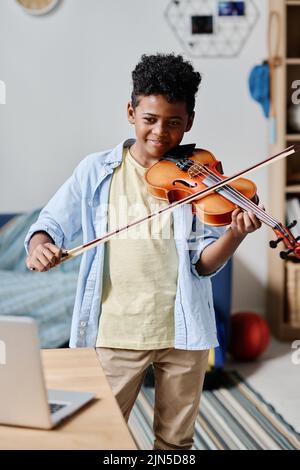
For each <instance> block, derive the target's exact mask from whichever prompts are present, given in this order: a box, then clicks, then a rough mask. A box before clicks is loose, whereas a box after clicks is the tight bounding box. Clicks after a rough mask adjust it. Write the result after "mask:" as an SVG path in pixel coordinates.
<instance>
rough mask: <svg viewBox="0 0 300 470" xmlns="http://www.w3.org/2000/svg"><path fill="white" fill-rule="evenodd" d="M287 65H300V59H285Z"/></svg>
mask: <svg viewBox="0 0 300 470" xmlns="http://www.w3.org/2000/svg"><path fill="white" fill-rule="evenodd" d="M285 63H286V64H287V65H300V59H294V58H292V57H291V58H287V59H285Z"/></svg>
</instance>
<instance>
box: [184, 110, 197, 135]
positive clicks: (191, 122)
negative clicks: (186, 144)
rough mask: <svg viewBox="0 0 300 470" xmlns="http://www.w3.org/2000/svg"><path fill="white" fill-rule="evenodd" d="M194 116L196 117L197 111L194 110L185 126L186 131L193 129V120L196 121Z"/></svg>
mask: <svg viewBox="0 0 300 470" xmlns="http://www.w3.org/2000/svg"><path fill="white" fill-rule="evenodd" d="M194 118H195V111H193V113H192V114H191V115H190V116H189V119H188V122H187V125H186V128H185V131H184V132H188V131H189V130H191V128H192V125H193V122H194Z"/></svg>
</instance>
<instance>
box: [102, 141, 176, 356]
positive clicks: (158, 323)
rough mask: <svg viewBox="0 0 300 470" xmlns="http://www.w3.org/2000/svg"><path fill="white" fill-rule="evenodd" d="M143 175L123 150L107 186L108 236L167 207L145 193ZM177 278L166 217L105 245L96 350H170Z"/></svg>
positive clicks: (167, 216)
mask: <svg viewBox="0 0 300 470" xmlns="http://www.w3.org/2000/svg"><path fill="white" fill-rule="evenodd" d="M145 171H146V168H144V167H143V166H141V165H140V164H139V163H138V162H136V161H135V160H134V158H133V157H132V156H131V155H130V152H129V149H125V150H124V155H123V161H122V163H121V165H120V166H119V167H118V168H116V170H115V171H114V174H113V177H112V181H111V187H110V194H109V208H108V230H109V231H112V230H114V229H115V228H117V227H121V226H123V225H126V224H127V223H130V222H132V221H133V220H136V219H138V218H140V217H143V216H145V215H146V214H147V213H148V214H149V213H151V212H153V211H154V210H158V209H159V208H162V207H165V206H166V204H167V202H166V201H160V200H158V199H156V198H154V197H153V196H151V194H150V193H149V192H148V190H147V186H146V183H145V180H144V174H145ZM177 274H178V256H177V251H176V246H175V241H174V236H173V225H172V215H171V213H170V212H168V213H166V214H162V215H160V216H158V217H157V218H154V220H153V221H149V222H144V223H143V224H142V225H140V226H137V227H134V228H131V229H130V230H129V231H128V232H126V233H123V234H120V235H119V236H118V237H117V238H114V239H112V240H110V241H108V242H107V243H106V246H105V259H104V275H103V291H102V311H101V316H100V322H99V331H98V337H97V342H96V346H97V347H99V346H100V347H111V348H123V349H145V350H147V349H162V348H170V347H173V346H174V302H175V296H176V288H177Z"/></svg>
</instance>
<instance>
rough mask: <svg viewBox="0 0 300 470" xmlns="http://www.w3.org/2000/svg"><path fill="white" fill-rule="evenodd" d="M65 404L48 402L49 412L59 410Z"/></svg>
mask: <svg viewBox="0 0 300 470" xmlns="http://www.w3.org/2000/svg"><path fill="white" fill-rule="evenodd" d="M65 406H67V404H60V403H49V407H50V413H51V414H53V413H56V411H58V410H61V409H62V408H64V407H65Z"/></svg>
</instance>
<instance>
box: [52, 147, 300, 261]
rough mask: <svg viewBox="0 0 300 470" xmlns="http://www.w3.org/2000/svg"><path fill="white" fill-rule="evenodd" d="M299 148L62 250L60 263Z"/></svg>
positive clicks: (291, 153) (296, 148)
mask: <svg viewBox="0 0 300 470" xmlns="http://www.w3.org/2000/svg"><path fill="white" fill-rule="evenodd" d="M299 150H300V145H299V144H297V145H291V146H289V147H287V148H286V149H284V150H282V151H281V152H279V153H277V154H276V155H273V156H271V157H268V158H266V159H265V160H263V161H262V162H260V163H257V164H255V165H252V166H250V167H249V168H247V169H245V170H241V171H238V172H237V173H235V174H234V175H232V176H229V177H228V178H225V179H224V180H222V181H220V182H218V183H216V184H214V185H212V186H209V187H208V188H205V189H202V190H201V191H198V192H196V193H193V194H191V195H189V196H186V197H185V198H183V199H180V200H179V201H174V202H172V203H170V204H169V205H168V206H166V207H164V208H162V209H159V210H158V211H155V212H152V213H151V214H149V215H147V216H145V217H142V218H140V219H137V220H135V221H133V222H131V223H130V224H127V225H124V226H123V227H120V228H118V229H117V230H114V231H112V232H108V233H106V234H105V235H103V236H102V237H100V238H96V239H95V240H92V241H90V242H88V243H85V244H83V245H79V246H77V247H75V248H72V249H70V250H66V251H63V253H62V258H61V260H60V263H62V262H64V261H67V260H69V259H72V258H74V257H75V256H78V255H81V254H82V253H84V252H85V251H88V250H90V249H91V248H95V247H97V246H98V245H101V244H102V243H105V242H107V241H108V240H110V239H112V238H114V237H116V236H117V235H118V234H120V233H123V232H126V231H128V230H130V228H132V227H136V226H137V225H140V224H142V223H143V222H145V221H148V220H152V219H154V218H155V217H158V216H159V215H161V214H163V213H164V212H168V211H172V210H174V209H175V208H176V207H179V206H182V205H183V204H187V203H190V202H192V201H195V200H196V199H199V197H203V196H207V195H208V194H210V193H212V192H214V191H216V190H217V189H219V188H221V187H222V186H225V185H227V184H229V183H231V182H233V181H234V180H236V179H237V178H240V177H241V176H244V175H246V174H249V173H252V172H253V171H255V170H257V169H259V168H263V167H265V166H268V165H270V164H271V163H275V162H277V161H279V160H281V159H282V158H286V157H288V156H290V155H293V154H295V153H297V152H298V151H299ZM60 263H58V264H60Z"/></svg>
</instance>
